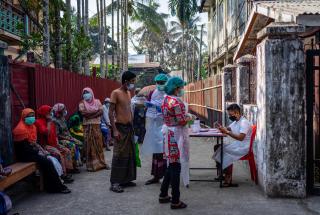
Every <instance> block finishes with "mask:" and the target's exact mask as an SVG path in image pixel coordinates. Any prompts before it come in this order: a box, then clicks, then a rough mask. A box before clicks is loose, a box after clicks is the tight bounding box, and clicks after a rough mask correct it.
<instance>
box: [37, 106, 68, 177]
mask: <svg viewBox="0 0 320 215" xmlns="http://www.w3.org/2000/svg"><path fill="white" fill-rule="evenodd" d="M51 109H52V108H51V107H50V106H48V105H42V106H41V107H40V108H39V109H38V111H37V114H38V119H37V120H36V122H35V125H36V127H37V131H38V138H39V143H40V145H41V146H42V147H44V148H45V150H47V151H48V152H49V153H50V154H51V155H52V156H54V157H55V158H57V159H58V160H59V161H60V163H61V165H62V168H63V173H64V175H63V176H62V177H61V178H62V179H63V180H64V181H65V183H71V182H73V179H72V178H71V177H72V176H71V175H68V174H67V170H68V171H72V170H73V164H72V156H71V152H70V150H69V149H68V148H66V147H64V146H62V145H60V144H58V138H57V133H56V126H55V124H54V123H53V122H52V120H51Z"/></svg>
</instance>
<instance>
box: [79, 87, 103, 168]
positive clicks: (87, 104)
mask: <svg viewBox="0 0 320 215" xmlns="http://www.w3.org/2000/svg"><path fill="white" fill-rule="evenodd" d="M82 97H83V100H82V101H81V102H80V104H79V112H80V113H81V115H82V116H83V128H84V143H85V150H86V166H87V170H88V171H91V172H94V171H98V170H101V169H109V166H108V165H107V164H106V161H105V159H104V154H103V142H102V140H103V138H102V134H101V130H100V123H101V116H102V114H103V107H102V104H101V102H100V101H99V99H95V98H94V94H93V91H92V89H91V88H88V87H87V88H84V89H83V91H82Z"/></svg>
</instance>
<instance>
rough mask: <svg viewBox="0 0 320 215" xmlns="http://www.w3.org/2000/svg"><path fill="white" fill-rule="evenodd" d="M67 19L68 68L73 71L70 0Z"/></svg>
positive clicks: (67, 3) (67, 2)
mask: <svg viewBox="0 0 320 215" xmlns="http://www.w3.org/2000/svg"><path fill="white" fill-rule="evenodd" d="M66 6H67V8H66V9H67V11H66V19H67V25H66V27H67V29H66V34H67V35H66V36H67V41H66V56H67V69H68V70H69V71H72V51H71V3H70V0H66Z"/></svg>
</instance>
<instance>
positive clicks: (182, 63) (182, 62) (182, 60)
mask: <svg viewBox="0 0 320 215" xmlns="http://www.w3.org/2000/svg"><path fill="white" fill-rule="evenodd" d="M181 56H182V57H181V66H182V79H183V80H184V76H185V74H184V73H185V71H184V62H185V61H184V26H182V55H181Z"/></svg>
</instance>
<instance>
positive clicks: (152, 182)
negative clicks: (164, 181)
mask: <svg viewBox="0 0 320 215" xmlns="http://www.w3.org/2000/svg"><path fill="white" fill-rule="evenodd" d="M158 183H159V179H157V178H153V179H150V180H148V181H146V183H145V185H150V184H158Z"/></svg>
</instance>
